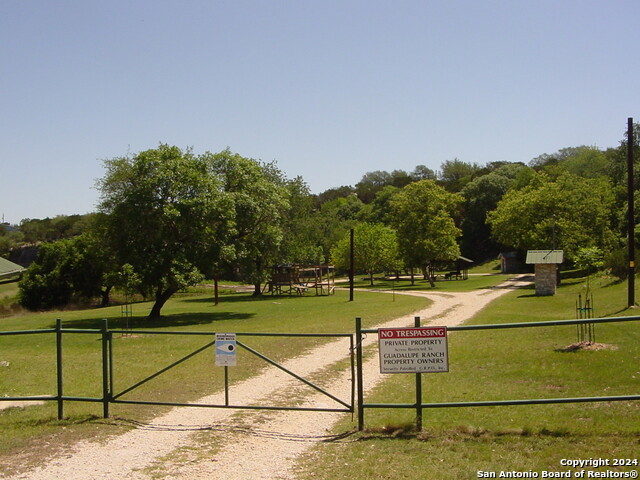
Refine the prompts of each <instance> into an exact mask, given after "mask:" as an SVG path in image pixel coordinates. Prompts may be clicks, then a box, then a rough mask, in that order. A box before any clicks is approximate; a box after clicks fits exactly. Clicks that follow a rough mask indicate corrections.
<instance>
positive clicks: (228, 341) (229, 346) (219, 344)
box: [216, 333, 236, 407]
mask: <svg viewBox="0 0 640 480" xmlns="http://www.w3.org/2000/svg"><path fill="white" fill-rule="evenodd" d="M216 366H217V367H224V404H225V406H227V407H228V406H229V367H235V366H236V334H235V333H216Z"/></svg>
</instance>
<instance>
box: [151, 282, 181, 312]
mask: <svg viewBox="0 0 640 480" xmlns="http://www.w3.org/2000/svg"><path fill="white" fill-rule="evenodd" d="M177 291H178V289H177V288H175V287H171V288H167V289H166V290H162V289H160V288H158V290H156V302H155V303H154V304H153V307H152V308H151V312H149V318H150V319H154V320H158V319H159V318H161V315H160V310H162V307H163V306H164V304H165V303H167V300H169V299H170V298H171V295H173V294H174V293H176V292H177Z"/></svg>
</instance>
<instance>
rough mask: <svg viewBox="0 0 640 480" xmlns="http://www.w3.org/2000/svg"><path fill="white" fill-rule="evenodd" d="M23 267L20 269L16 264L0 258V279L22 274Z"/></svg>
mask: <svg viewBox="0 0 640 480" xmlns="http://www.w3.org/2000/svg"><path fill="white" fill-rule="evenodd" d="M24 270H25V268H24V267H21V266H20V265H18V264H17V263H13V262H10V261H9V260H7V259H5V258H2V257H0V278H2V277H8V276H10V275H15V274H17V273H20V272H23V271H24Z"/></svg>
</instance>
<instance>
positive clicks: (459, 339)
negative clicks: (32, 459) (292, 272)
mask: <svg viewBox="0 0 640 480" xmlns="http://www.w3.org/2000/svg"><path fill="white" fill-rule="evenodd" d="M504 279H505V277H504V276H471V277H470V278H469V280H466V281H449V282H445V281H443V282H438V284H437V290H438V291H442V292H446V291H456V290H458V291H459V290H465V291H473V290H475V289H478V288H483V287H486V286H491V285H495V284H496V283H498V282H499V281H501V280H504ZM366 283H367V282H359V283H358V286H359V287H365V288H366ZM398 283H399V282H392V281H391V282H390V283H389V282H388V281H387V282H385V281H381V280H380V281H378V280H376V283H375V285H374V287H373V288H374V289H377V288H396V289H398V290H401V289H403V288H406V286H407V283H408V282H406V283H403V284H401V285H398ZM412 288H415V289H426V290H428V289H430V286H429V284H428V283H427V282H420V281H419V282H417V284H416V285H415V286H414V287H412ZM592 288H593V293H594V306H595V311H594V314H595V315H594V316H597V317H606V316H629V315H637V314H640V310H637V309H627V308H626V302H627V292H626V283H622V284H615V283H611V282H610V281H609V280H606V279H601V280H596V281H594V282H593V283H592ZM581 293H584V279H580V278H575V279H572V278H567V279H565V280H564V281H563V284H562V285H561V286H560V288H559V289H558V293H557V294H556V295H555V296H553V297H536V296H535V295H534V290H533V289H532V288H529V289H522V290H519V291H515V292H512V293H508V294H506V295H505V296H503V297H501V298H500V299H499V300H497V301H496V302H494V303H493V304H491V305H490V306H489V307H488V308H486V309H485V310H483V311H482V312H481V313H480V314H478V315H477V316H476V317H474V318H473V319H472V320H471V322H470V323H475V324H488V323H491V324H493V323H511V322H530V321H539V320H558V319H570V318H575V317H576V311H575V304H576V300H577V298H578V295H579V294H581ZM347 295H348V294H347V292H344V291H342V292H339V293H338V294H337V295H336V296H333V297H319V298H316V297H265V298H262V299H254V298H252V297H250V296H248V295H245V294H227V295H225V296H223V300H222V302H221V304H220V305H219V306H217V307H214V306H213V304H212V301H211V294H210V292H208V291H205V290H199V291H194V292H191V293H189V294H181V295H179V296H177V297H176V298H174V299H172V300H171V301H170V302H169V304H168V305H167V307H166V310H165V311H164V313H165V314H166V317H167V318H166V319H165V320H163V321H162V322H157V323H155V324H148V323H147V320H146V319H145V318H144V316H145V315H146V314H147V313H148V311H149V308H150V305H149V304H135V305H134V307H133V308H134V318H133V323H134V325H133V326H134V327H135V328H138V327H144V328H147V329H149V330H150V331H166V330H171V331H176V330H177V331H201V332H202V331H204V332H214V331H232V332H249V331H256V332H269V331H272V332H294V333H295V332H306V333H310V332H334V333H350V332H352V331H353V319H354V318H355V317H356V316H360V317H362V318H363V319H364V327H365V328H367V327H368V326H370V325H373V324H375V323H378V322H380V321H382V320H385V319H390V318H393V317H395V316H398V315H400V314H403V313H404V314H406V313H410V312H412V311H415V310H417V309H419V308H421V307H423V306H424V305H425V301H424V300H423V299H419V298H415V297H409V296H405V295H396V296H392V295H386V294H380V293H375V292H362V291H358V292H356V301H355V302H348V301H347V300H348V296H347ZM120 316H121V315H120V308H119V307H110V308H107V309H100V310H97V309H96V310H90V311H86V310H85V311H74V312H53V313H42V314H29V315H20V316H13V317H7V318H3V319H0V331H11V330H23V329H34V328H49V327H51V326H53V325H54V323H55V318H62V320H63V326H64V327H65V328H67V327H68V328H96V327H97V326H99V325H100V323H101V319H102V318H107V319H108V321H109V323H110V325H111V326H119V324H120ZM595 333H596V341H597V342H600V343H602V344H603V345H604V347H605V348H603V349H601V350H577V351H574V352H565V351H563V349H564V348H565V347H567V346H568V345H571V344H572V343H575V342H576V340H577V333H576V328H575V327H553V328H529V329H521V330H484V331H476V332H454V333H452V334H451V336H450V338H449V361H450V372H448V373H442V374H433V375H423V401H424V402H444V401H471V400H493V399H522V398H556V397H573V396H605V395H627V394H628V395H631V394H634V395H635V394H638V393H639V391H640V388H638V387H639V386H640V342H639V340H640V323H631V322H628V323H621V324H606V325H601V326H597V327H596V332H595ZM206 341H210V339H204V337H189V336H178V337H174V336H172V337H169V336H164V335H157V336H156V335H136V336H131V337H124V336H120V337H118V338H116V339H115V340H114V350H115V354H116V370H117V381H116V383H117V385H120V386H124V385H129V384H131V383H134V382H135V381H137V380H139V379H140V378H144V376H146V375H148V374H150V373H152V372H153V371H155V370H157V369H158V367H163V366H165V365H166V364H167V363H170V361H171V359H173V360H175V359H178V358H180V357H181V356H183V355H185V354H187V353H189V352H191V351H193V350H195V348H198V347H200V346H202V345H203V343H205V342H206ZM64 342H65V349H66V350H65V389H66V391H65V393H66V394H69V395H91V396H99V395H100V386H101V385H100V369H99V338H98V336H96V335H88V334H76V335H71V334H70V335H69V336H68V338H67V336H65V340H64ZM317 342H318V340H316V339H301V340H300V341H297V342H296V343H295V345H292V344H291V343H290V342H287V344H286V346H285V344H284V343H283V340H281V339H277V338H275V339H274V338H271V339H260V340H258V344H257V345H256V347H259V348H260V349H261V351H264V352H265V353H267V354H268V355H269V356H272V357H273V358H274V359H282V358H285V357H290V356H294V355H296V354H298V353H300V352H302V351H304V350H307V349H309V348H311V347H312V346H314V345H315V344H316V343H317ZM365 354H366V355H367V356H370V355H376V351H375V350H372V349H370V350H367V351H366V352H365ZM54 355H55V353H54V350H53V339H52V338H49V337H47V336H44V335H38V336H29V337H28V336H21V337H8V336H0V361H6V362H8V363H9V366H8V367H0V395H33V394H44V393H53V392H54V391H55V379H54V377H53V375H52V369H53V361H54ZM212 362H213V359H212V354H210V355H208V354H202V355H198V356H196V357H194V358H193V359H191V360H189V362H185V364H184V365H183V366H180V367H178V368H177V369H175V371H172V372H171V373H170V374H168V375H166V376H161V377H159V378H158V379H157V381H155V380H154V382H153V383H152V384H150V385H148V386H145V387H143V388H142V389H141V390H140V391H138V392H136V393H135V395H139V396H140V397H144V398H151V399H166V400H173V401H187V400H193V399H196V398H199V397H200V396H202V395H204V394H208V393H211V390H212V388H214V389H219V388H220V385H221V383H220V382H221V379H220V375H218V374H214V372H212V369H211V368H210V366H211V364H212ZM260 368H262V365H259V364H257V363H254V362H250V363H248V364H247V365H243V366H240V367H238V368H237V369H234V370H233V376H232V381H239V380H241V379H243V378H246V377H247V376H249V375H252V374H255V373H256V370H258V369H260ZM413 378H414V376H413V375H389V376H387V378H386V379H385V381H384V382H383V383H382V384H381V385H380V386H379V387H378V388H376V389H375V390H374V391H373V392H371V393H369V394H368V395H367V397H366V399H365V400H366V401H367V402H380V403H396V402H400V403H410V402H412V401H413V398H414V393H413ZM185 379H188V382H186V381H185ZM136 398H137V397H136ZM162 410H163V409H162V408H151V409H149V408H146V407H145V408H144V409H142V408H140V407H138V406H127V405H114V406H112V413H113V414H114V415H117V416H120V417H125V418H136V419H140V420H145V419H148V418H149V417H150V416H153V415H156V414H158V413H160V412H161V411H162ZM55 412H56V407H55V404H54V403H53V402H52V403H48V404H46V405H43V406H37V407H29V408H27V409H8V410H5V411H3V412H1V413H0V429H1V430H2V432H3V441H2V442H0V465H5V466H6V465H10V464H11V462H16V461H28V460H29V453H28V452H30V451H34V450H42V449H45V450H46V449H59V448H61V446H63V445H65V444H68V443H71V442H73V441H75V440H76V439H78V438H83V437H87V436H104V435H108V434H113V433H117V432H118V431H121V429H122V428H126V427H122V426H121V425H119V424H117V423H112V422H105V421H103V420H101V419H100V418H99V415H100V413H101V407H100V405H99V404H88V403H80V402H68V403H66V404H65V413H66V415H67V416H68V419H67V420H63V421H58V420H56V418H55V416H56V413H55ZM414 416H415V411H414V410H397V409H375V410H367V411H366V417H365V425H366V430H365V431H363V432H356V431H355V426H356V425H355V423H354V421H353V419H352V418H351V416H348V417H345V419H344V421H343V422H341V423H340V424H339V425H337V427H336V432H338V433H345V432H352V433H351V434H350V435H348V436H347V437H346V438H345V439H343V440H341V441H339V442H333V443H322V444H319V445H317V446H315V447H313V448H312V450H311V451H310V452H309V454H308V455H307V456H305V457H304V458H302V459H301V460H300V463H299V465H298V477H299V478H300V479H311V478H314V479H325V480H333V479H343V478H344V479H347V478H349V479H353V480H361V479H362V480H364V479H367V480H370V479H378V478H383V479H384V478H386V479H399V478H425V479H454V478H455V479H467V478H483V477H482V475H483V474H482V473H479V472H489V473H491V472H495V473H496V475H499V473H500V472H501V471H512V470H513V471H518V472H529V471H532V472H537V473H538V475H539V477H541V475H542V474H541V473H539V472H542V471H543V470H545V471H552V472H566V471H568V470H569V467H565V466H562V465H561V464H560V462H561V460H562V459H563V458H569V459H576V458H577V459H589V458H600V457H602V458H607V459H614V458H632V459H634V458H638V456H639V454H638V452H639V451H640V404H639V402H607V403H583V404H562V405H544V406H510V407H488V408H479V407H475V408H439V409H427V410H425V411H424V418H423V423H424V428H423V430H422V431H416V429H415V427H414V425H415V418H414ZM38 454H39V452H38ZM632 469H634V466H633V465H631V466H625V467H621V468H618V467H616V468H615V469H613V470H615V471H618V472H623V471H624V472H629V471H630V470H632ZM635 469H637V467H635ZM573 470H578V469H573ZM591 470H593V469H591ZM572 473H573V471H572ZM484 478H489V475H488V476H486V477H484ZM521 478H523V477H521ZM529 478H532V477H529Z"/></svg>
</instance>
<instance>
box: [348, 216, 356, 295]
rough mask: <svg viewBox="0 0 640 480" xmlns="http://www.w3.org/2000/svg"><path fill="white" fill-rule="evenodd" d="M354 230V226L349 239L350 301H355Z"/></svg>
mask: <svg viewBox="0 0 640 480" xmlns="http://www.w3.org/2000/svg"><path fill="white" fill-rule="evenodd" d="M353 237H354V230H353V228H352V229H351V236H350V239H349V301H350V302H353V276H354V268H353V263H354V254H353V250H354V247H355V244H354V239H353Z"/></svg>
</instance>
